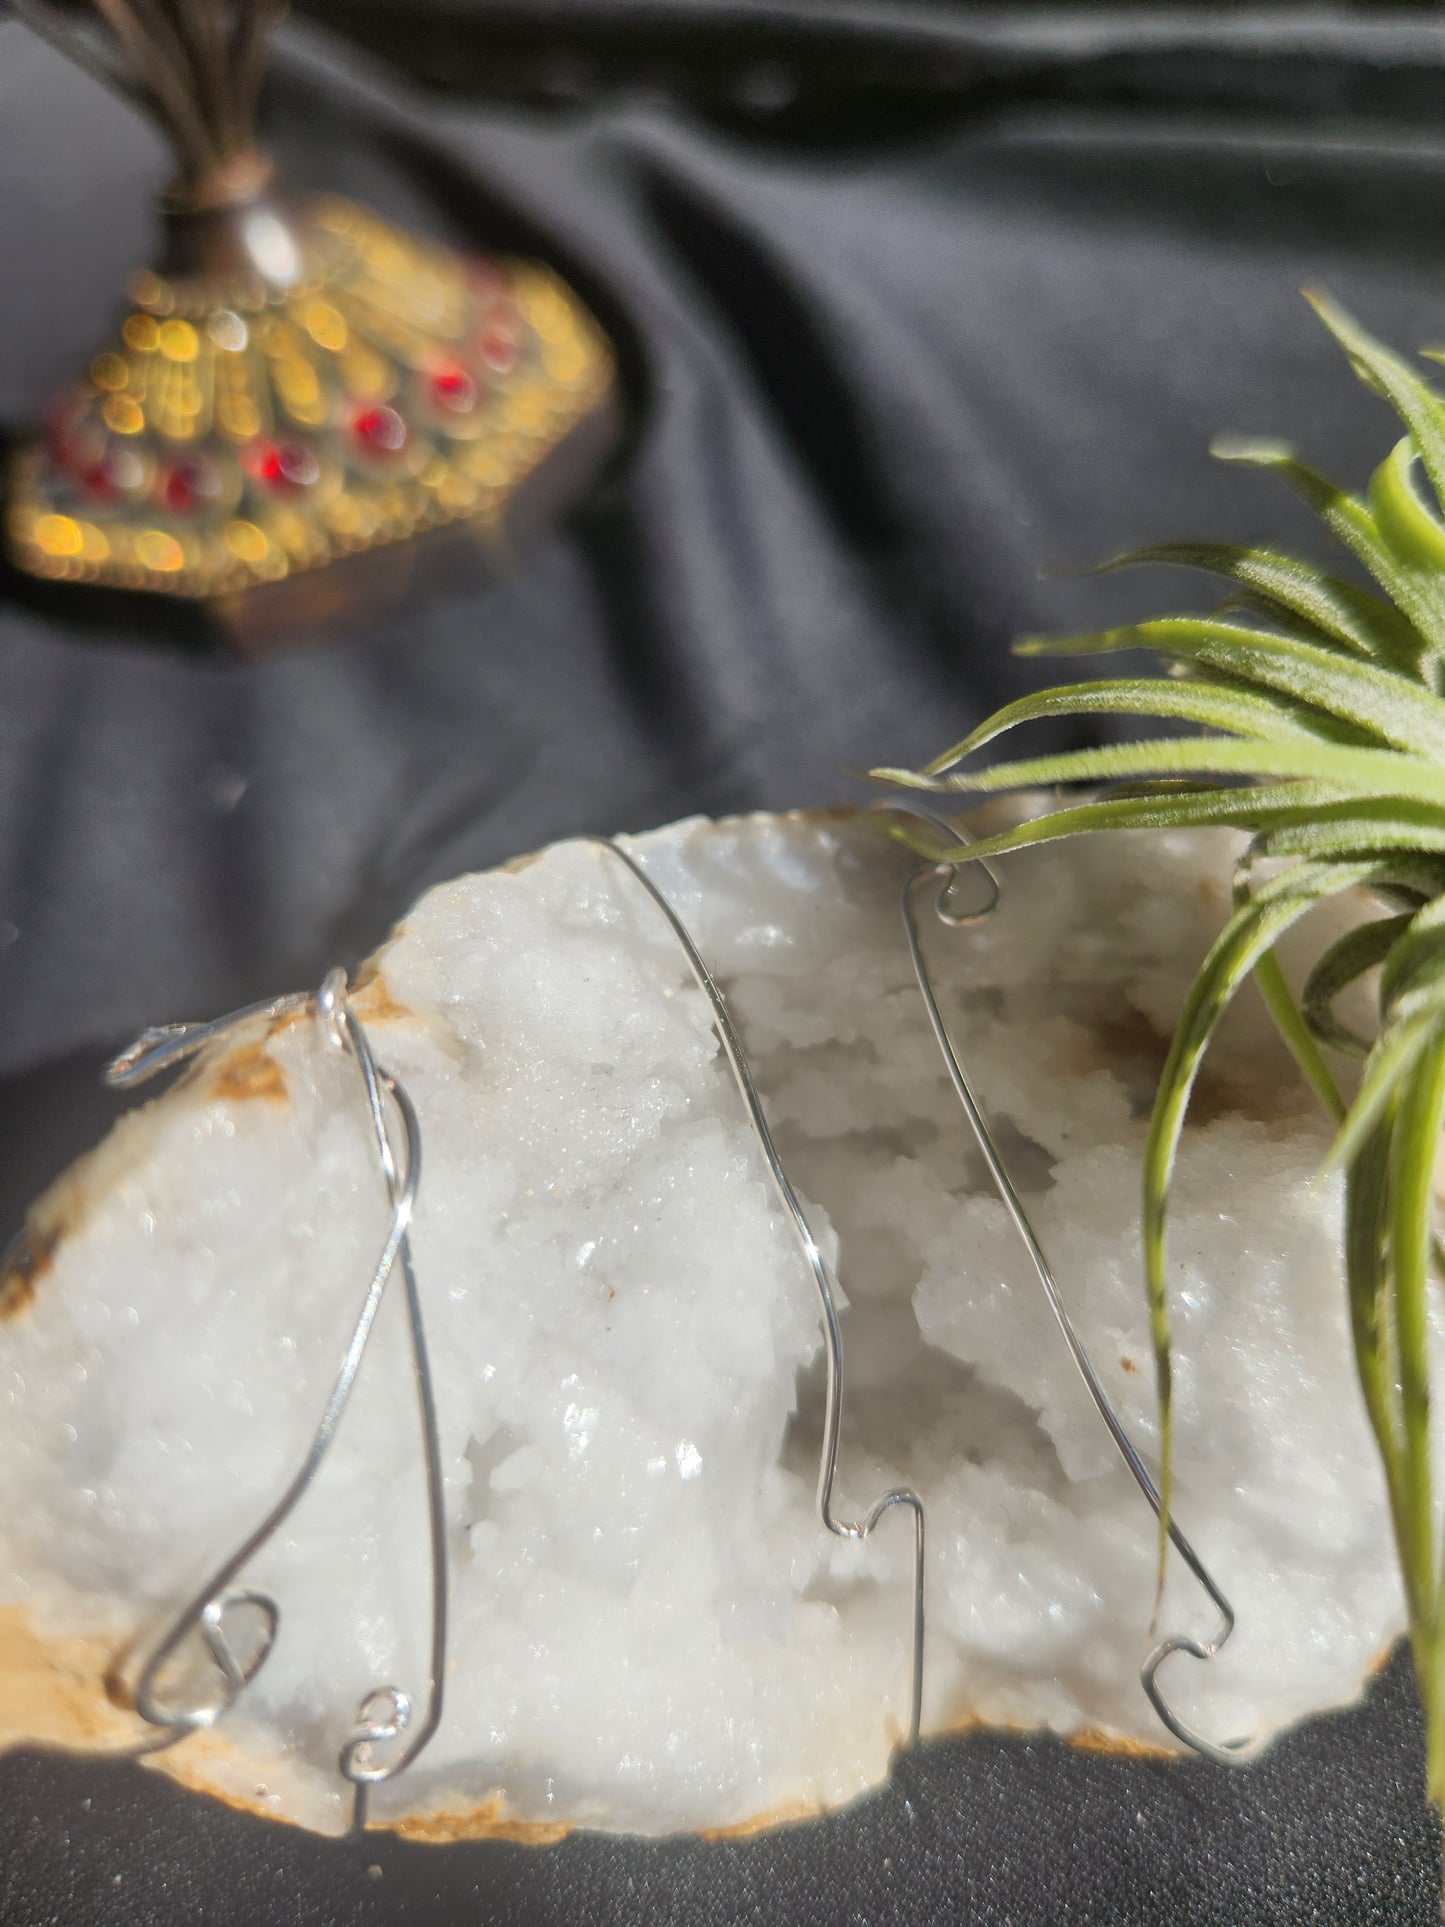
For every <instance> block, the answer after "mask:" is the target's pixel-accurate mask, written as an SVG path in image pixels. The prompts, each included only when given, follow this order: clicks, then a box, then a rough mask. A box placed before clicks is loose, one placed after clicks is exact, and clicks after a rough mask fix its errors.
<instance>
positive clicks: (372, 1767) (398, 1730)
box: [336, 1686, 426, 1834]
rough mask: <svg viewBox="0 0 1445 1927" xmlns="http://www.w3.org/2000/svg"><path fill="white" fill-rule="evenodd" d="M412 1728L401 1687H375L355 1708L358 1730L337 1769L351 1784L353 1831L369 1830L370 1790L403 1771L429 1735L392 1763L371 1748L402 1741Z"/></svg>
mask: <svg viewBox="0 0 1445 1927" xmlns="http://www.w3.org/2000/svg"><path fill="white" fill-rule="evenodd" d="M410 1725H411V1699H410V1697H409V1695H408V1694H406V1693H404V1692H403V1691H402V1690H401V1688H400V1687H399V1686H376V1687H373V1688H372V1690H371V1691H370V1692H369V1693H367V1694H366V1695H365V1697H364V1698H363V1699H362V1701H361V1704H360V1705H359V1706H358V1707H357V1709H356V1731H355V1733H353V1734H352V1736H351V1738H350V1739H349V1740H348V1741H347V1742H346V1744H345V1746H343V1747H342V1749H341V1752H340V1753H339V1754H338V1755H337V1760H336V1764H337V1768H338V1770H339V1771H340V1774H341V1777H342V1778H343V1779H344V1780H349V1781H350V1782H351V1785H352V1789H353V1791H352V1802H351V1831H352V1833H353V1834H357V1833H364V1832H365V1831H366V1821H367V1811H368V1807H369V1804H370V1794H371V1789H372V1788H373V1787H374V1786H379V1785H380V1784H381V1783H382V1781H384V1780H390V1779H393V1778H394V1777H395V1776H396V1775H397V1774H398V1773H401V1772H404V1771H405V1769H406V1768H407V1767H408V1766H409V1765H410V1764H411V1761H412V1759H413V1757H414V1756H415V1755H416V1754H417V1753H419V1752H420V1751H421V1748H422V1746H423V1745H424V1744H425V1738H426V1736H423V1738H422V1739H421V1740H419V1741H417V1742H416V1743H414V1744H413V1745H411V1746H410V1747H408V1748H407V1749H406V1751H405V1752H404V1753H401V1754H399V1755H398V1756H397V1757H396V1758H395V1759H392V1760H375V1759H373V1757H372V1748H373V1747H376V1746H384V1745H385V1744H386V1743H387V1742H388V1741H389V1740H399V1739H400V1738H401V1737H402V1735H403V1734H404V1733H405V1732H406V1730H407V1728H408V1727H409V1726H410Z"/></svg>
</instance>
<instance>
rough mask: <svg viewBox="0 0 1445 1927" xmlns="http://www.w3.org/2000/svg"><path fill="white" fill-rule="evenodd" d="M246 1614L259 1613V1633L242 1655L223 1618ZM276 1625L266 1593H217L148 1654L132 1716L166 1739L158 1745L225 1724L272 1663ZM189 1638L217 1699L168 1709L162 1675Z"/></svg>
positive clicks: (147, 1748)
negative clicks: (211, 1675) (214, 1677)
mask: <svg viewBox="0 0 1445 1927" xmlns="http://www.w3.org/2000/svg"><path fill="white" fill-rule="evenodd" d="M247 1608H250V1609H251V1610H252V1611H253V1612H256V1613H259V1615H260V1629H259V1636H253V1638H252V1639H251V1641H250V1643H249V1646H248V1649H247V1651H246V1652H245V1653H244V1654H241V1653H238V1651H237V1649H236V1646H235V1644H234V1643H233V1639H232V1635H231V1632H230V1630H229V1629H228V1627H227V1624H226V1620H227V1615H228V1614H231V1613H235V1612H240V1611H244V1610H245V1609H247ZM280 1625H281V1609H280V1607H279V1606H278V1605H277V1604H276V1601H275V1600H274V1599H273V1598H272V1597H271V1595H270V1594H269V1593H265V1592H259V1591H257V1590H255V1589H254V1588H251V1587H239V1588H237V1587H233V1588H230V1589H228V1590H226V1591H224V1592H218V1593H216V1594H215V1595H214V1596H213V1597H211V1598H209V1599H206V1600H205V1601H203V1602H202V1603H201V1604H200V1607H199V1610H194V1609H193V1610H192V1611H191V1612H190V1613H188V1614H186V1615H185V1616H184V1617H183V1618H182V1619H180V1620H178V1621H177V1622H176V1624H175V1625H174V1626H173V1627H172V1628H171V1631H170V1633H169V1635H168V1636H167V1638H166V1639H165V1640H164V1641H163V1642H162V1644H161V1645H160V1646H158V1647H157V1648H156V1650H155V1652H154V1653H152V1655H151V1657H150V1659H149V1661H148V1662H147V1664H146V1668H145V1671H144V1672H143V1673H142V1674H141V1677H140V1683H139V1684H138V1686H137V1687H136V1695H135V1708H136V1711H137V1712H138V1713H139V1714H140V1716H141V1718H142V1719H143V1720H145V1721H146V1722H147V1723H148V1724H149V1725H151V1726H159V1727H163V1728H164V1729H165V1732H166V1737H165V1738H163V1739H162V1740H161V1741H160V1743H159V1744H160V1745H162V1746H164V1745H172V1744H174V1742H175V1741H176V1740H179V1739H183V1738H184V1737H185V1736H186V1734H188V1733H198V1732H201V1731H202V1730H203V1729H205V1728H207V1727H211V1726H215V1725H216V1724H217V1723H218V1722H219V1721H220V1720H222V1719H224V1718H225V1716H226V1714H227V1713H229V1712H230V1710H231V1708H232V1707H233V1706H234V1705H235V1703H236V1701H237V1700H238V1699H239V1698H240V1697H241V1695H242V1693H244V1692H245V1690H246V1688H247V1687H248V1686H249V1685H250V1684H251V1682H252V1680H253V1679H255V1678H256V1676H257V1674H258V1673H259V1672H260V1671H261V1668H262V1667H263V1666H264V1665H265V1664H266V1661H267V1660H268V1659H269V1658H270V1657H271V1649H272V1647H273V1646H274V1645H275V1643H276V1634H277V1632H278V1631H279V1630H280ZM193 1632H196V1633H199V1634H200V1637H201V1640H202V1643H203V1644H204V1646H205V1648H206V1651H207V1652H208V1653H209V1654H210V1656H211V1658H212V1660H213V1661H214V1662H215V1666H216V1671H217V1674H218V1676H219V1678H220V1685H221V1690H220V1694H219V1696H218V1697H217V1698H216V1699H215V1700H213V1701H209V1702H207V1701H202V1703H201V1704H200V1705H199V1706H190V1707H184V1708H176V1707H171V1706H167V1705H166V1704H165V1702H164V1701H163V1699H162V1698H161V1694H160V1676H161V1673H162V1672H163V1671H164V1669H165V1667H166V1666H167V1665H168V1664H169V1662H170V1661H171V1660H172V1659H174V1658H175V1656H176V1654H177V1652H178V1650H179V1649H180V1647H181V1645H182V1643H183V1642H184V1641H185V1640H186V1639H187V1638H188V1637H189V1636H190V1634H191V1633H193ZM140 1750H141V1751H143V1752H154V1751H155V1750H156V1743H155V1742H148V1743H146V1744H145V1745H143V1746H142V1748H141V1749H140Z"/></svg>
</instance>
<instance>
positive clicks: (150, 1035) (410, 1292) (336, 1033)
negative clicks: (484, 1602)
mask: <svg viewBox="0 0 1445 1927" xmlns="http://www.w3.org/2000/svg"><path fill="white" fill-rule="evenodd" d="M308 1009H309V1010H310V1011H311V1012H312V1013H313V1014H314V1016H315V1019H316V1021H317V1023H318V1025H319V1026H320V1029H321V1034H322V1036H323V1038H324V1039H325V1041H326V1043H327V1044H328V1045H329V1046H331V1047H333V1048H335V1049H339V1050H344V1051H346V1052H347V1054H348V1055H349V1056H350V1057H351V1059H352V1061H353V1062H354V1064H355V1065H356V1068H357V1072H358V1075H359V1076H360V1079H361V1085H362V1090H363V1092H364V1094H365V1100H366V1110H367V1116H368V1118H369V1119H370V1123H371V1133H372V1138H373V1141H374V1143H375V1148H376V1155H377V1160H378V1162H379V1164H380V1166H381V1174H382V1180H383V1184H384V1186H385V1191H386V1197H387V1201H388V1204H389V1205H390V1208H391V1222H390V1225H389V1226H388V1229H387V1233H386V1241H385V1243H384V1244H383V1245H382V1248H381V1252H380V1255H379V1256H378V1258H377V1260H376V1263H375V1265H374V1266H373V1268H372V1273H371V1278H370V1282H369V1283H368V1285H367V1288H366V1295H365V1297H364V1298H363V1300H362V1303H361V1309H360V1311H359V1312H358V1314H357V1317H356V1321H355V1323H354V1325H353V1326H352V1331H351V1337H350V1339H349V1341H348V1343H347V1346H346V1351H345V1354H344V1356H343V1358H342V1361H341V1366H340V1369H339V1370H338V1372H337V1374H336V1378H335V1381H334V1383H333V1385H332V1389H331V1396H330V1398H329V1399H328V1400H327V1402H326V1409H325V1410H324V1412H323V1413H322V1415H321V1420H320V1423H319V1424H318V1425H317V1428H316V1431H315V1434H314V1436H313V1438H312V1441H311V1445H310V1448H309V1449H308V1451H307V1453H306V1456H305V1458H304V1459H303V1460H302V1462H301V1465H300V1466H299V1468H298V1469H297V1471H296V1473H295V1474H294V1475H293V1477H292V1479H291V1482H290V1484H289V1485H288V1486H287V1487H286V1490H285V1491H284V1492H283V1493H282V1495H281V1497H280V1498H279V1499H278V1500H277V1501H276V1503H275V1505H273V1506H272V1508H271V1510H270V1511H269V1512H268V1513H267V1514H266V1516H265V1518H264V1519H262V1521H261V1522H260V1524H259V1525H258V1526H257V1527H256V1528H255V1530H254V1531H253V1532H252V1533H250V1534H249V1536H248V1537H247V1538H246V1539H245V1540H244V1541H243V1542H242V1543H241V1544H240V1545H239V1546H238V1547H237V1548H236V1550H235V1551H234V1552H233V1553H231V1555H230V1556H229V1557H228V1558H227V1559H226V1560H225V1561H224V1562H223V1563H222V1564H221V1565H220V1566H219V1567H218V1568H217V1569H216V1570H215V1571H214V1572H213V1573H212V1574H211V1576H210V1578H209V1579H207V1581H206V1583H205V1584H204V1586H202V1587H201V1589H200V1591H199V1592H197V1594H196V1595H195V1597H194V1598H193V1599H191V1600H190V1601H189V1603H188V1604H187V1605H186V1606H185V1607H184V1608H183V1609H182V1610H181V1612H180V1613H179V1614H178V1615H177V1617H176V1619H175V1620H174V1621H173V1623H172V1624H171V1627H170V1629H169V1631H168V1632H167V1633H166V1635H165V1637H164V1638H163V1639H162V1640H161V1642H160V1644H159V1645H158V1646H157V1647H156V1648H155V1649H154V1651H153V1652H152V1653H151V1655H150V1658H149V1659H148V1660H147V1661H146V1664H145V1667H144V1669H143V1671H142V1672H141V1675H140V1679H139V1682H138V1684H137V1686H136V1691H135V1707H136V1711H137V1712H138V1713H139V1714H140V1716H141V1718H142V1719H143V1720H146V1721H148V1722H149V1724H150V1725H152V1726H155V1727H159V1728H161V1729H162V1731H161V1733H160V1736H159V1737H158V1738H156V1739H154V1740H150V1741H147V1742H145V1743H143V1744H142V1745H140V1746H139V1747H137V1748H136V1749H134V1750H135V1752H136V1753H138V1754H151V1753H157V1752H160V1751H162V1750H163V1749H165V1748H166V1747H170V1746H174V1745H176V1744H177V1743H178V1742H179V1741H181V1740H184V1739H186V1738H187V1737H188V1736H189V1735H190V1734H192V1733H196V1732H199V1731H201V1730H203V1729H205V1728H207V1727H212V1726H214V1725H216V1723H217V1721H219V1720H220V1719H222V1718H223V1717H224V1716H225V1714H226V1713H228V1712H229V1711H230V1709H231V1708H232V1707H233V1706H234V1705H235V1703H236V1701H237V1700H238V1699H239V1698H240V1696H241V1694H242V1693H243V1692H244V1691H245V1690H246V1688H247V1687H248V1686H249V1685H250V1684H251V1683H252V1681H253V1680H254V1679H255V1678H256V1677H257V1675H258V1674H259V1673H260V1671H261V1669H262V1667H263V1666H264V1665H265V1663H266V1661H267V1659H268V1658H269V1657H270V1655H271V1651H272V1648H273V1647H274V1646H275V1643H276V1637H277V1634H278V1633H279V1631H280V1626H281V1608H280V1605H279V1604H278V1602H277V1601H276V1600H275V1599H274V1598H273V1597H272V1596H271V1594H269V1593H267V1592H263V1591H259V1590H258V1589H256V1588H255V1587H249V1586H244V1585H238V1584H237V1581H238V1580H239V1579H240V1578H241V1575H242V1573H243V1571H244V1569H245V1568H246V1566H248V1565H249V1564H250V1563H251V1561H252V1560H253V1559H254V1558H255V1556H256V1554H257V1553H258V1552H260V1550H261V1549H262V1547H263V1546H265V1545H266V1544H267V1542H268V1541H269V1540H270V1539H272V1538H273V1537H274V1535H275V1534H276V1533H277V1532H278V1531H279V1530H280V1528H281V1527H282V1525H284V1523H285V1522H286V1520H287V1519H288V1518H289V1517H290V1516H291V1514H292V1512H294V1510H295V1509H296V1507H297V1505H299V1504H300V1502H301V1500H302V1498H304V1496H305V1495H306V1493H307V1491H308V1490H309V1489H310V1487H311V1485H312V1483H313V1481H314V1480H315V1478H316V1475H317V1473H318V1472H319V1471H320V1469H321V1465H322V1462H323V1461H324V1459H325V1458H326V1455H327V1453H328V1452H329V1451H330V1449H331V1446H332V1442H333V1441H334V1439H335V1437H336V1432H337V1428H338V1427H339V1425H340V1423H341V1420H342V1416H343V1414H344V1413H345V1410H346V1405H347V1401H348V1399H349V1398H350V1396H351V1391H352V1387H353V1386H354V1384H355V1382H356V1376H357V1373H358V1372H359V1370H360V1368H361V1362H362V1358H363V1356H364V1354H365V1352H366V1347H367V1343H368V1341H369V1340H370V1337H371V1333H372V1329H373V1326H374V1324H375V1321H376V1315H377V1312H378V1311H379V1310H380V1309H381V1302H382V1299H383V1297H384V1296H385V1293H386V1288H387V1285H388V1284H389V1282H390V1280H391V1277H392V1274H393V1273H394V1272H395V1271H396V1270H397V1269H398V1267H399V1268H400V1271H401V1277H402V1285H403V1288H404V1291H405V1296H406V1316H407V1326H408V1331H409V1335H410V1341H411V1363H412V1378H413V1384H414V1388H415V1392H416V1400H417V1412H418V1417H419V1420H420V1426H421V1438H422V1451H423V1459H424V1463H425V1471H426V1488H427V1522H428V1528H429V1533H430V1544H431V1654H430V1667H429V1678H428V1681H427V1690H426V1700H425V1705H424V1710H423V1713H422V1717H421V1720H420V1722H419V1724H417V1725H416V1726H415V1727H414V1728H413V1724H412V1722H413V1714H414V1708H413V1704H412V1701H411V1698H410V1697H409V1695H408V1694H406V1693H404V1692H403V1691H402V1689H401V1688H400V1687H399V1686H389V1685H388V1686H375V1687H372V1688H371V1689H370V1690H369V1691H368V1692H367V1693H366V1694H365V1695H364V1696H363V1697H362V1700H361V1702H360V1704H359V1706H358V1707H357V1711H356V1730H355V1731H354V1732H353V1733H352V1735H351V1736H350V1737H349V1738H348V1739H347V1740H346V1742H345V1744H344V1745H343V1746H342V1748H341V1751H340V1753H339V1754H338V1756H337V1768H338V1770H339V1772H340V1773H341V1775H342V1777H343V1778H344V1779H346V1780H347V1781H349V1783H350V1784H351V1787H352V1789H353V1796H352V1815H351V1826H352V1831H353V1832H354V1833H356V1832H360V1831H361V1830H362V1829H364V1828H365V1826H366V1822H367V1807H368V1800H369V1796H370V1790H371V1788H372V1787H373V1786H376V1785H379V1784H380V1783H381V1782H382V1781H384V1780H391V1779H394V1778H395V1777H396V1775H397V1774H399V1773H402V1772H404V1771H405V1770H406V1768H407V1767H409V1766H410V1765H411V1764H412V1762H413V1761H414V1760H415V1759H416V1758H417V1756H418V1754H420V1753H421V1752H422V1750H423V1749H424V1748H425V1747H426V1746H427V1744H428V1743H429V1742H430V1740H431V1739H432V1737H433V1735H434V1734H435V1733H436V1730H437V1728H438V1726H439V1725H440V1724H441V1717H442V1701H443V1694H444V1689H445V1676H446V1648H447V1542H446V1512H445V1503H444V1495H443V1486H442V1465H441V1450H440V1446H439V1443H438V1436H437V1413H436V1399H435V1395H434V1392H433V1388H432V1378H431V1368H430V1365H429V1362H428V1358H427V1347H426V1334H425V1330H424V1327H423V1323H422V1311H421V1298H420V1294H419V1293H418V1290H417V1282H416V1271H415V1267H414V1265H413V1262H412V1252H411V1237H410V1226H411V1220H412V1211H413V1208H414V1206H415V1202H416V1191H417V1184H418V1182H419V1180H420V1177H421V1127H420V1124H419V1123H418V1121H417V1115H416V1111H415V1109H414V1108H413V1105H412V1102H411V1099H410V1098H409V1097H408V1096H407V1093H406V1091H405V1089H404V1088H403V1086H402V1085H401V1084H400V1082H399V1081H398V1080H397V1079H396V1078H395V1077H393V1076H392V1075H391V1074H390V1073H389V1072H388V1071H386V1070H384V1069H382V1067H381V1066H380V1065H379V1064H378V1063H377V1061H376V1058H375V1056H374V1055H373V1053H372V1049H371V1044H370V1041H369V1039H368V1037H367V1034H366V1030H365V1028H364V1026H363V1025H362V1023H361V1021H360V1019H359V1018H358V1017H357V1015H356V1012H355V1010H354V1009H353V1008H352V1005H351V1001H350V999H349V997H348V996H347V984H346V973H345V971H344V970H333V971H331V972H330V973H329V974H328V975H327V977H326V979H325V981H324V982H323V984H322V986H321V988H320V990H319V991H318V992H317V993H316V995H315V996H314V997H313V996H310V995H309V994H305V993H302V994H299V995H295V996H288V997H278V998H275V999H273V1000H272V1001H271V1002H269V1003H261V1004H252V1005H250V1006H249V1007H248V1008H247V1009H245V1010H240V1011H236V1012H234V1013H233V1014H232V1015H231V1016H229V1017H222V1018H219V1019H217V1020H216V1021H215V1022H213V1023H203V1024H167V1025H163V1026H161V1027H160V1028H159V1029H154V1030H148V1031H146V1032H145V1033H144V1034H143V1035H142V1036H141V1037H139V1038H137V1040H136V1042H135V1043H134V1044H132V1045H131V1047H130V1049H129V1050H127V1051H124V1052H122V1054H121V1055H120V1056H119V1057H117V1058H116V1059H115V1061H114V1062H113V1063H112V1064H111V1065H110V1067H109V1069H108V1070H107V1072H106V1082H107V1083H108V1084H110V1085H112V1086H113V1087H115V1088H117V1089H120V1090H129V1089H131V1088H132V1087H133V1086H135V1085H137V1084H143V1083H145V1082H146V1081H147V1080H148V1079H149V1078H152V1077H155V1076H157V1075H159V1074H160V1073H161V1072H162V1071H166V1070H170V1069H171V1068H173V1067H174V1066H175V1065H177V1064H180V1063H182V1062H184V1061H185V1060H186V1059H187V1058H190V1057H193V1056H194V1055H195V1054H196V1052H197V1051H200V1050H203V1049H204V1048H205V1047H206V1046H207V1045H208V1044H211V1043H214V1042H216V1041H218V1040H220V1039H223V1038H225V1037H227V1036H229V1035H231V1034H232V1033H233V1032H235V1031H236V1030H238V1029H240V1028H241V1027H243V1026H245V1025H248V1024H251V1023H254V1022H257V1021H260V1020H263V1019H265V1020H274V1019H276V1018H281V1017H286V1016H289V1015H291V1014H292V1013H296V1014H300V1013H302V1012H305V1011H306V1010H308ZM387 1099H390V1101H391V1106H392V1109H393V1110H394V1112H395V1115H396V1119H397V1121H398V1122H399V1124H400V1128H401V1145H400V1153H401V1155H400V1160H399V1161H398V1155H397V1150H396V1148H394V1146H393V1141H392V1126H391V1123H390V1120H389V1118H388V1112H387ZM243 1616H249V1618H250V1620H251V1622H252V1624H251V1630H250V1636H249V1639H248V1640H247V1641H246V1642H245V1644H244V1646H242V1644H241V1643H240V1635H239V1632H238V1631H236V1630H234V1628H236V1627H237V1625H238V1622H239V1620H240V1619H241V1618H242V1617H243ZM195 1636H199V1638H200V1640H201V1643H202V1645H203V1647H204V1649H205V1651H206V1652H207V1653H208V1654H209V1656H210V1659H211V1660H212V1662H213V1663H214V1665H215V1668H216V1672H217V1674H218V1676H219V1690H218V1691H217V1692H216V1694H215V1695H214V1696H213V1697H212V1698H211V1699H209V1700H206V1701H202V1702H201V1703H200V1704H199V1705H191V1706H174V1705H171V1704H168V1703H167V1701H166V1699H165V1696H164V1692H163V1689H162V1682H161V1675H162V1673H163V1672H164V1670H165V1669H166V1667H167V1666H168V1665H169V1664H170V1663H171V1662H172V1661H173V1660H175V1658H176V1657H177V1655H178V1654H179V1652H180V1650H181V1648H182V1646H184V1645H185V1644H186V1643H187V1642H188V1641H189V1640H191V1639H192V1638H193V1637H195ZM403 1736H406V1739H405V1744H404V1745H403V1746H402V1747H401V1748H400V1749H398V1750H397V1751H395V1752H393V1753H391V1754H390V1755H389V1756H388V1757H379V1756H378V1753H377V1749H378V1748H379V1747H383V1746H388V1745H391V1744H393V1743H394V1742H396V1741H398V1740H400V1739H402V1738H403Z"/></svg>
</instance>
